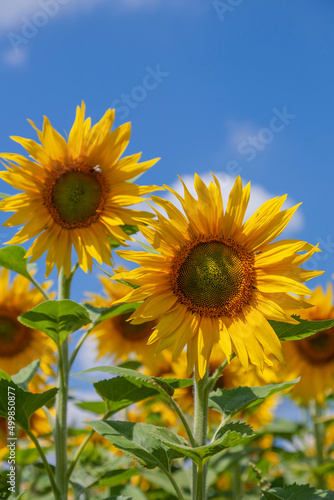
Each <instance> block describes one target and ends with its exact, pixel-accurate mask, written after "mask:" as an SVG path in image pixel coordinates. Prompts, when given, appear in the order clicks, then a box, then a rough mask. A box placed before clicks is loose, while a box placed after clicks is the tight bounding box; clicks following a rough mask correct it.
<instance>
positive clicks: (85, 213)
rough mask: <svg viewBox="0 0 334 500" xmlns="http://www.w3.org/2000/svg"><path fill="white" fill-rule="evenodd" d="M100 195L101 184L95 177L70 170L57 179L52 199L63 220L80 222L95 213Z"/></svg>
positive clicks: (73, 222)
mask: <svg viewBox="0 0 334 500" xmlns="http://www.w3.org/2000/svg"><path fill="white" fill-rule="evenodd" d="M101 195H102V189H101V184H100V182H99V181H98V179H97V178H96V177H94V176H93V175H91V174H89V173H85V172H78V171H72V172H67V173H65V174H63V175H62V176H61V177H59V179H57V181H56V182H55V184H54V187H53V196H52V201H53V204H54V207H55V208H56V210H57V211H58V213H59V215H60V217H61V219H62V220H63V221H64V222H66V223H68V224H80V223H84V222H86V221H87V219H89V218H90V217H92V216H94V215H95V214H96V210H97V208H98V206H99V203H100V200H101Z"/></svg>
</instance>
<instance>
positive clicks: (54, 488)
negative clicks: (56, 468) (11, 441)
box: [24, 429, 61, 500]
mask: <svg viewBox="0 0 334 500" xmlns="http://www.w3.org/2000/svg"><path fill="white" fill-rule="evenodd" d="M24 432H25V433H26V434H27V435H28V436H29V437H30V439H31V441H32V442H33V443H34V445H35V446H36V449H37V451H38V453H39V456H40V457H41V459H42V462H43V465H44V468H45V471H46V473H47V475H48V476H49V481H50V485H51V489H52V491H53V494H54V497H55V498H56V499H57V500H60V499H61V496H60V491H59V488H58V486H57V483H56V481H55V477H54V475H53V471H52V469H51V467H50V465H49V463H48V461H47V459H46V457H45V454H44V451H43V449H42V447H41V445H40V444H39V442H38V439H37V437H36V436H35V435H34V434H33V433H32V432H31V430H29V429H24Z"/></svg>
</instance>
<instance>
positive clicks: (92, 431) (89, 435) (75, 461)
mask: <svg viewBox="0 0 334 500" xmlns="http://www.w3.org/2000/svg"><path fill="white" fill-rule="evenodd" d="M111 415H112V411H110V410H108V411H107V412H106V413H105V414H104V415H103V417H102V419H101V420H106V419H107V418H109V417H110V416H111ZM94 434H95V430H94V429H92V430H91V431H90V432H89V433H88V434H87V436H86V437H85V439H84V440H83V441H82V443H81V445H80V446H79V448H78V449H77V452H76V454H75V455H74V458H73V460H72V462H71V464H70V466H69V468H68V471H67V479H70V477H71V474H72V472H73V470H74V467H75V466H76V464H77V462H78V460H79V458H80V456H81V454H82V452H83V451H84V449H85V448H86V446H87V444H88V443H89V441H90V440H91V438H92V437H93V436H94Z"/></svg>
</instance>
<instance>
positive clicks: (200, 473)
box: [192, 370, 209, 500]
mask: <svg viewBox="0 0 334 500" xmlns="http://www.w3.org/2000/svg"><path fill="white" fill-rule="evenodd" d="M208 378H209V375H208V370H207V371H206V373H205V375H204V377H203V378H202V379H200V380H199V381H198V382H195V384H194V393H195V415H194V437H195V442H196V446H204V445H205V444H206V440H207V435H208V409H209V407H208V402H209V391H208V390H207V388H208ZM206 474H207V465H205V466H204V467H202V466H198V467H196V466H193V497H192V498H193V500H206V499H207V492H206Z"/></svg>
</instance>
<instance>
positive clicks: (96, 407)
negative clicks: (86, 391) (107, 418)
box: [75, 401, 107, 415]
mask: <svg viewBox="0 0 334 500" xmlns="http://www.w3.org/2000/svg"><path fill="white" fill-rule="evenodd" d="M75 405H76V406H78V407H79V408H81V409H82V410H86V411H91V412H92V413H95V414H97V415H103V414H104V413H105V412H106V410H107V407H106V404H105V402H104V401H81V402H80V403H75Z"/></svg>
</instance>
